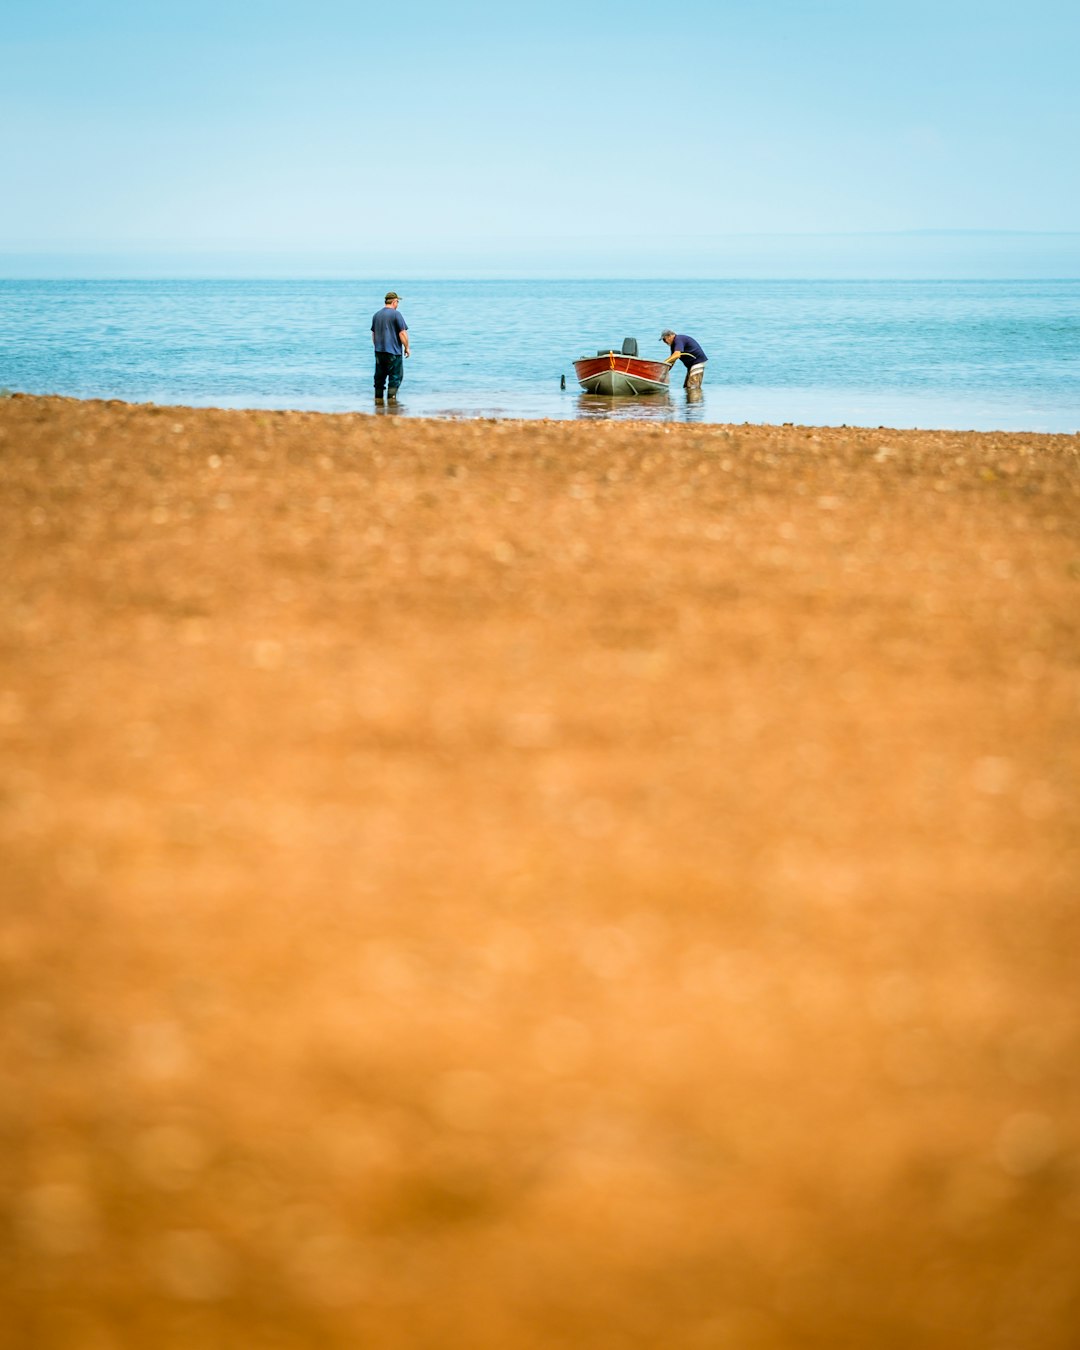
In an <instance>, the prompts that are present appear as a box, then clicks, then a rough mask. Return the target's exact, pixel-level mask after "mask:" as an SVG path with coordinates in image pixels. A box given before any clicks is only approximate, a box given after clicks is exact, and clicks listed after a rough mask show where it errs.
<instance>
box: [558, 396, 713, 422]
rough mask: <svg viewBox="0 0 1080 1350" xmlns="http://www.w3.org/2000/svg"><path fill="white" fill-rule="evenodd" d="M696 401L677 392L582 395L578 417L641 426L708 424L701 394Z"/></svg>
mask: <svg viewBox="0 0 1080 1350" xmlns="http://www.w3.org/2000/svg"><path fill="white" fill-rule="evenodd" d="M693 392H694V394H695V395H696V397H695V398H690V397H689V395H682V394H678V393H674V392H667V393H663V394H644V395H641V396H640V397H637V398H635V397H633V396H632V395H629V394H578V396H577V407H576V409H575V416H577V417H580V418H591V419H599V420H601V421H617V422H626V421H637V422H699V421H703V420H704V408H702V407H700V406H699V407H694V406H692V405H693V404H695V403H696V404H700V403H701V401H702V400H701V390H700V389H696V390H694V391H693Z"/></svg>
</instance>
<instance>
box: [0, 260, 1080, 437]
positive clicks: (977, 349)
mask: <svg viewBox="0 0 1080 1350" xmlns="http://www.w3.org/2000/svg"><path fill="white" fill-rule="evenodd" d="M395 284H396V285H397V286H398V288H399V289H400V290H401V292H402V296H403V300H402V307H401V308H402V313H403V314H404V315H405V317H406V319H407V320H408V322H409V328H410V334H411V336H412V341H413V348H414V352H415V355H414V357H413V358H412V359H411V360H410V361H408V362H407V363H406V367H405V383H404V385H403V386H402V397H401V401H400V404H399V406H398V408H397V409H395V410H394V411H396V412H397V413H398V414H399V415H401V414H404V415H408V414H420V415H424V416H446V417H525V418H540V417H550V418H559V419H562V418H656V419H660V420H694V421H704V422H744V421H748V422H772V423H778V422H799V423H804V424H814V425H842V424H848V425H869V426H878V425H888V426H897V427H941V428H958V429H966V428H972V429H983V430H993V429H1000V430H1029V431H1056V432H1072V431H1076V430H1077V429H1080V282H1077V281H1038V282H1000V281H996V282H873V281H864V282H822V281H777V282H767V281H704V282H690V281H678V282H670V281H636V282H631V281H626V282H620V281H594V282H580V281H574V282H569V281H565V282H550V281H489V282H474V281H417V282H414V283H411V284H409V283H406V282H402V281H398V280H397V279H395ZM384 285H385V283H368V282H358V281H342V282H330V281H296V282H256V281H231V282H230V281H117V282H101V281H93V282H89V281H88V282H69V281H50V282H25V281H0V387H6V388H9V389H14V390H23V391H26V392H29V393H59V394H68V395H74V396H78V397H83V398H92V397H100V398H121V399H127V400H131V401H135V402H156V403H182V404H191V405H195V406H205V405H216V406H221V407H252V408H256V407H257V408H305V409H315V410H322V411H335V412H340V411H356V410H359V411H368V410H371V409H373V401H372V397H371V364H372V362H371V348H370V337H369V332H368V329H369V324H370V316H371V314H372V313H373V311H374V310H375V309H376V308H378V306H379V304H380V297H381V292H382V290H383V288H384ZM667 326H673V327H676V328H677V329H678V330H679V331H680V332H689V333H691V334H693V335H694V336H695V337H697V338H698V340H699V341H700V342H701V343H702V344H703V346H704V347H705V350H706V351H707V352H708V354H709V357H710V361H709V366H708V374H707V378H706V384H705V389H704V396H703V398H702V399H701V400H700V401H699V402H696V403H695V402H689V401H688V399H687V396H686V394H685V393H684V392H683V390H682V389H681V387H679V386H680V385H681V378H680V375H681V369H680V371H678V372H676V374H675V376H673V383H674V384H675V386H676V387H675V388H673V389H672V391H671V393H670V394H669V395H668V396H667V397H659V398H656V397H651V398H641V399H618V400H615V399H605V398H599V397H589V396H585V395H583V394H581V393H580V392H579V390H578V388H577V385H576V382H575V380H574V371H573V361H574V359H575V358H576V357H578V356H582V355H585V354H589V353H593V352H595V351H596V350H597V349H598V348H600V347H604V346H607V345H609V344H615V345H616V346H617V345H618V344H620V343H621V341H622V339H623V338H624V337H627V336H635V337H637V338H638V341H639V343H640V345H641V350H642V353H643V354H647V355H652V354H662V353H663V351H664V349H663V348H662V347H661V344H660V343H659V341H658V334H659V332H660V330H661V329H662V328H664V327H667ZM561 376H565V377H566V385H567V387H566V389H562V388H561V387H560V377H561Z"/></svg>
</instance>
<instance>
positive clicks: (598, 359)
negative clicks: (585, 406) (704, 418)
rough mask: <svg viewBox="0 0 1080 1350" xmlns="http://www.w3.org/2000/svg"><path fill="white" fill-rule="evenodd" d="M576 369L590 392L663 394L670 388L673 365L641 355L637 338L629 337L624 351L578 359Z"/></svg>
mask: <svg viewBox="0 0 1080 1350" xmlns="http://www.w3.org/2000/svg"><path fill="white" fill-rule="evenodd" d="M574 373H575V374H576V375H577V379H578V384H580V385H581V387H582V389H584V390H585V392H586V393H587V394H662V393H665V392H666V391H667V388H668V380H669V379H670V378H671V367H670V366H669V365H667V363H666V362H664V361H647V360H645V358H644V357H640V356H638V354H637V342H636V341H635V340H634V339H633V338H627V339H626V341H625V342H624V343H623V349H622V351H621V352H616V351H608V352H597V354H596V355H595V356H583V357H582V358H581V359H580V361H575V362H574Z"/></svg>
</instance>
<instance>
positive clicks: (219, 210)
mask: <svg viewBox="0 0 1080 1350" xmlns="http://www.w3.org/2000/svg"><path fill="white" fill-rule="evenodd" d="M7 10H8V12H6V13H5V15H4V17H3V20H2V26H0V69H2V71H3V77H2V79H0V149H2V153H3V174H2V179H0V194H2V196H0V254H4V255H8V256H9V257H10V255H13V254H18V253H20V252H26V251H30V252H35V253H41V254H65V253H67V254H74V255H80V254H91V253H103V254H108V255H110V256H111V257H113V258H115V259H118V260H120V263H121V265H123V264H124V261H125V260H127V261H128V262H131V263H132V266H133V267H134V268H135V270H138V266H139V265H140V264H139V262H138V260H139V259H140V258H146V257H150V256H157V257H161V256H166V255H167V256H169V257H173V258H182V257H185V256H188V255H196V256H202V257H205V258H208V259H209V258H216V259H220V258H221V256H222V255H229V256H232V257H234V258H235V257H239V258H241V259H245V258H246V259H249V260H251V259H257V258H269V259H271V260H272V262H271V263H269V264H267V266H269V267H271V269H277V270H278V271H280V270H282V269H284V270H286V271H287V270H289V268H290V266H294V267H295V269H296V270H298V271H307V270H311V269H314V270H316V271H317V270H319V269H320V268H324V269H328V270H331V271H334V270H338V271H340V270H343V269H347V270H349V271H352V272H354V273H356V274H358V275H373V274H378V275H382V274H383V273H386V272H392V273H393V274H394V275H396V276H415V275H419V274H423V273H425V272H427V273H428V274H432V273H437V272H446V273H452V272H454V271H465V272H468V271H470V270H472V271H474V272H478V273H481V274H482V273H485V272H487V273H489V274H493V275H497V274H503V273H510V272H515V271H517V272H521V271H528V270H530V269H531V268H535V270H537V271H540V272H543V271H545V270H546V271H548V272H554V273H562V274H567V275H571V274H573V273H574V271H575V270H580V269H581V267H584V268H585V269H586V270H590V261H589V260H590V259H602V258H605V257H617V256H620V255H619V250H620V249H621V250H622V256H624V257H625V259H626V261H627V266H628V267H630V268H632V269H633V268H635V267H636V268H639V269H640V270H643V271H645V272H647V273H649V274H651V275H663V274H665V273H670V274H671V275H686V274H691V275H692V274H694V272H695V269H697V270H699V271H701V272H703V273H704V272H708V273H711V274H719V275H723V274H724V271H725V268H724V266H723V263H724V259H725V257H727V258H728V259H729V261H730V260H731V259H732V258H736V259H737V258H738V256H740V250H741V255H742V256H743V257H744V259H746V258H749V259H751V260H752V259H753V258H755V257H757V256H759V255H761V256H765V255H767V254H768V253H769V251H770V250H772V251H773V253H774V254H775V255H776V256H780V255H782V254H784V253H785V250H787V255H788V256H789V258H790V257H791V256H793V254H794V255H797V254H798V253H799V251H800V250H802V252H803V253H806V251H807V250H809V253H810V254H811V255H812V254H813V253H814V250H815V248H818V249H819V251H820V249H821V248H823V247H825V246H824V245H819V244H815V243H814V242H813V241H809V242H807V241H806V240H805V239H804V240H802V242H799V241H795V242H793V243H791V244H790V246H789V245H788V244H785V243H783V242H779V243H778V242H777V239H776V237H777V236H829V237H833V238H834V243H833V244H831V245H829V246H828V248H830V249H836V250H838V251H839V252H840V253H843V251H844V249H845V247H848V246H847V245H845V244H844V243H843V241H842V240H841V241H839V242H835V236H849V235H853V234H854V235H859V234H863V233H867V232H869V233H871V234H875V235H880V234H882V233H885V234H886V235H889V236H893V235H895V234H896V232H908V231H969V230H976V231H1010V232H1029V231H1030V232H1047V233H1050V234H1055V235H1057V236H1060V237H1059V239H1058V241H1057V243H1055V242H1053V241H1052V240H1051V241H1050V242H1049V243H1047V242H1046V241H1045V240H1044V241H1043V242H1042V243H1040V242H1038V241H1035V242H1034V243H1033V244H1032V243H1031V242H1030V241H1029V243H1028V244H1024V243H1023V242H1021V243H1020V244H1016V243H1015V239H1014V243H1013V244H1009V243H1008V242H1007V241H1006V242H1005V243H1004V244H1002V243H1001V242H1000V241H999V242H998V243H996V244H994V245H993V246H992V247H991V252H993V250H994V248H997V249H999V250H1000V249H1004V250H1005V252H1006V253H1008V251H1009V249H1010V248H1012V247H1014V246H1015V247H1018V248H1021V249H1024V248H1027V249H1028V250H1029V252H1030V249H1031V248H1034V249H1035V251H1036V252H1038V251H1039V249H1040V248H1041V249H1043V250H1044V251H1046V250H1047V249H1048V250H1049V255H1050V256H1054V251H1055V249H1058V248H1060V249H1063V250H1064V255H1063V256H1065V255H1069V253H1070V249H1071V250H1072V251H1073V253H1074V254H1075V255H1076V256H1077V258H1080V245H1078V244H1077V242H1076V240H1077V239H1080V234H1076V233H1075V232H1078V231H1080V172H1078V169H1077V163H1078V150H1077V147H1078V146H1080V94H1078V87H1080V76H1078V71H1080V60H1078V57H1080V5H1078V4H1076V3H1075V0H1071V2H1070V3H1065V0H1028V2H1027V3H1024V4H1022V3H1020V0H1014V3H1007V4H1006V3H1002V2H1001V0H983V2H982V3H975V2H974V0H906V2H905V3H904V4H899V3H892V4H889V3H876V2H875V0H861V2H860V0H799V2H796V0H715V3H711V4H710V3H708V0H706V3H703V4H701V5H697V6H690V5H687V4H670V5H667V6H664V5H661V4H659V3H657V0H650V3H648V4H645V3H640V2H639V0H588V2H587V3H580V0H579V3H575V4H573V5H570V4H566V3H563V0H554V3H551V4H549V5H547V6H540V5H537V6H535V7H520V6H514V5H512V4H509V3H506V0H501V2H500V3H477V2H476V0H457V2H456V3H450V2H449V0H440V3H429V0H411V3H410V0H399V2H398V3H396V4H393V3H384V2H383V0H380V3H378V4H377V5H372V4H369V3H366V2H365V0H348V2H346V0H306V3H294V4H287V3H280V2H279V0H261V3H258V4H250V5H248V4H245V5H239V4H236V3H234V2H233V0H216V2H215V3H209V2H208V0H189V2H188V3H185V4H182V5H181V4H175V5H174V4H160V3H154V0H36V2H35V3H29V2H28V0H27V2H26V3H19V4H18V5H17V6H16V5H11V6H8V7H7ZM1069 232H1073V242H1072V243H1070V242H1069V240H1068V239H1064V238H1063V236H1065V235H1067V234H1068V233H1069ZM761 236H765V237H766V238H765V239H764V240H762V239H761V238H760V237H761ZM733 237H738V238H735V239H733ZM612 238H615V239H616V240H617V241H618V242H617V243H615V244H614V245H609V244H608V242H607V241H609V240H611V239H612ZM932 238H933V239H934V240H936V242H932V243H930V244H928V243H927V240H926V237H922V236H917V237H915V238H914V241H912V240H911V239H909V240H908V241H907V242H906V243H902V244H901V243H897V242H896V241H895V239H894V242H893V244H887V243H886V244H882V242H881V240H880V239H878V240H877V242H874V243H871V244H870V245H865V244H864V243H853V244H851V245H850V248H851V249H852V250H854V253H855V254H858V252H859V250H860V249H861V248H864V247H869V249H870V252H871V254H872V253H873V251H874V249H878V250H879V251H880V250H881V249H885V251H886V252H887V251H888V250H889V249H890V248H894V247H895V248H900V249H901V251H902V250H903V249H904V248H909V247H911V248H915V249H916V251H918V250H919V249H924V250H925V249H927V248H930V249H931V251H934V250H939V251H940V248H944V250H945V253H946V254H950V255H956V257H957V258H958V259H959V258H961V257H962V255H963V253H964V249H963V247H962V246H961V245H959V244H957V243H956V241H955V240H953V241H952V242H951V243H950V242H949V239H948V237H947V236H933V237H932ZM943 239H944V243H942V240H943ZM984 243H985V241H984ZM978 247H982V245H981V244H980V245H978ZM215 265H218V264H215ZM252 265H253V267H254V270H255V271H256V272H258V271H259V270H267V269H266V267H263V268H262V269H260V267H259V266H255V265H254V264H252ZM751 265H752V264H751ZM114 270H115V269H114ZM241 270H243V264H241ZM592 270H596V269H595V267H593V268H592ZM623 270H625V269H623ZM735 270H737V267H736V269H735ZM766 270H768V268H767V267H766ZM796 270H799V269H796ZM811 270H812V268H811ZM1004 270H1005V271H1006V272H1008V271H1009V267H1008V266H1007V265H1006V266H1005V269H1004ZM1050 270H1051V271H1055V270H1057V271H1058V272H1059V274H1062V272H1061V269H1060V268H1055V267H1054V266H1051V267H1050Z"/></svg>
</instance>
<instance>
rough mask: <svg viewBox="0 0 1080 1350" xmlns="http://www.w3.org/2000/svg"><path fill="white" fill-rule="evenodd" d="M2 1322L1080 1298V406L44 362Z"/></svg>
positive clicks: (64, 1325)
mask: <svg viewBox="0 0 1080 1350" xmlns="http://www.w3.org/2000/svg"><path fill="white" fill-rule="evenodd" d="M0 595H2V603H0V624H2V637H0V662H2V664H0V754H2V761H0V848H2V852H3V858H4V863H3V872H4V887H3V889H4V902H3V908H2V912H0V981H2V986H3V990H4V1002H5V1006H6V1010H5V1012H4V1015H3V1018H2V1021H0V1036H2V1041H3V1054H2V1056H0V1131H2V1136H0V1137H2V1139H3V1148H2V1149H0V1190H2V1196H3V1205H4V1211H5V1217H4V1219H3V1222H2V1225H0V1279H2V1281H3V1289H2V1290H0V1302H2V1304H3V1306H4V1309H5V1311H4V1313H3V1318H2V1321H0V1343H3V1344H5V1345H11V1346H13V1347H20V1350H21V1348H22V1347H34V1350H119V1348H122V1350H127V1348H128V1347H132V1350H142V1348H143V1347H149V1348H151V1350H162V1348H163V1350H180V1348H181V1347H193V1348H194V1350H247V1348H248V1347H252V1348H253V1350H261V1348H262V1347H268V1348H269V1347H288V1348H289V1350H292V1348H293V1347H296V1348H297V1350H301V1348H302V1350H309V1348H313V1347H318V1348H319V1350H323V1348H327V1347H329V1348H332V1350H338V1348H339V1347H340V1348H341V1350H346V1348H348V1350H356V1348H357V1347H364V1348H365V1350H367V1348H368V1347H370V1348H372V1350H406V1347H409V1348H410V1350H411V1348H412V1347H422V1348H423V1350H428V1348H429V1347H432V1348H437V1350H448V1348H450V1350H458V1348H459V1347H460V1350H549V1348H550V1347H589V1350H609V1348H610V1350H617V1348H621V1347H664V1350H684V1348H685V1350H712V1348H713V1347H716V1348H717V1350H728V1348H729V1347H730V1350H773V1347H775V1348H776V1350H789V1348H790V1347H799V1348H804V1347H814V1348H815V1350H816V1348H817V1347H820V1348H821V1350H826V1348H828V1350H836V1348H837V1347H841V1346H853V1347H862V1346H866V1347H871V1346H872V1347H874V1350H887V1348H889V1347H896V1350H912V1347H916V1346H917V1347H933V1348H934V1350H936V1348H937V1347H940V1348H941V1350H957V1348H958V1347H972V1348H973V1350H976V1348H977V1350H1005V1348H1006V1347H1017V1350H1050V1348H1051V1347H1054V1348H1055V1350H1056V1348H1057V1347H1061V1350H1066V1348H1067V1347H1073V1346H1075V1345H1076V1344H1077V1342H1078V1340H1080V1277H1078V1274H1077V1271H1078V1260H1077V1253H1078V1252H1080V1115H1078V1107H1080V1084H1078V1069H1077V1066H1078V1065H1080V1014H1078V1000H1077V974H1078V969H1077V967H1078V962H1077V953H1078V951H1080V812H1078V810H1077V798H1076V785H1077V779H1078V768H1080V732H1078V712H1080V437H1077V436H1071V437H1070V436H1037V435H1015V434H1008V435H1005V434H1001V435H997V434H974V433H967V434H961V433H951V432H949V433H945V432H899V431H889V430H848V429H834V430H813V429H808V428H800V427H751V426H734V427H717V426H689V425H665V426H651V425H642V424H626V423H620V424H599V425H589V426H583V425H581V424H573V423H512V422H502V423H487V422H435V421H420V420H412V419H409V418H407V417H404V416H400V417H389V416H386V417H379V418H374V417H366V416H360V415H356V416H325V415H319V414H302V413H254V412H251V413H235V412H218V411H208V410H201V411H193V410H190V409H181V408H157V407H133V406H128V405H123V404H106V403H80V402H75V401H71V400H63V399H44V398H25V397H16V398H11V399H6V400H2V401H0Z"/></svg>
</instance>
